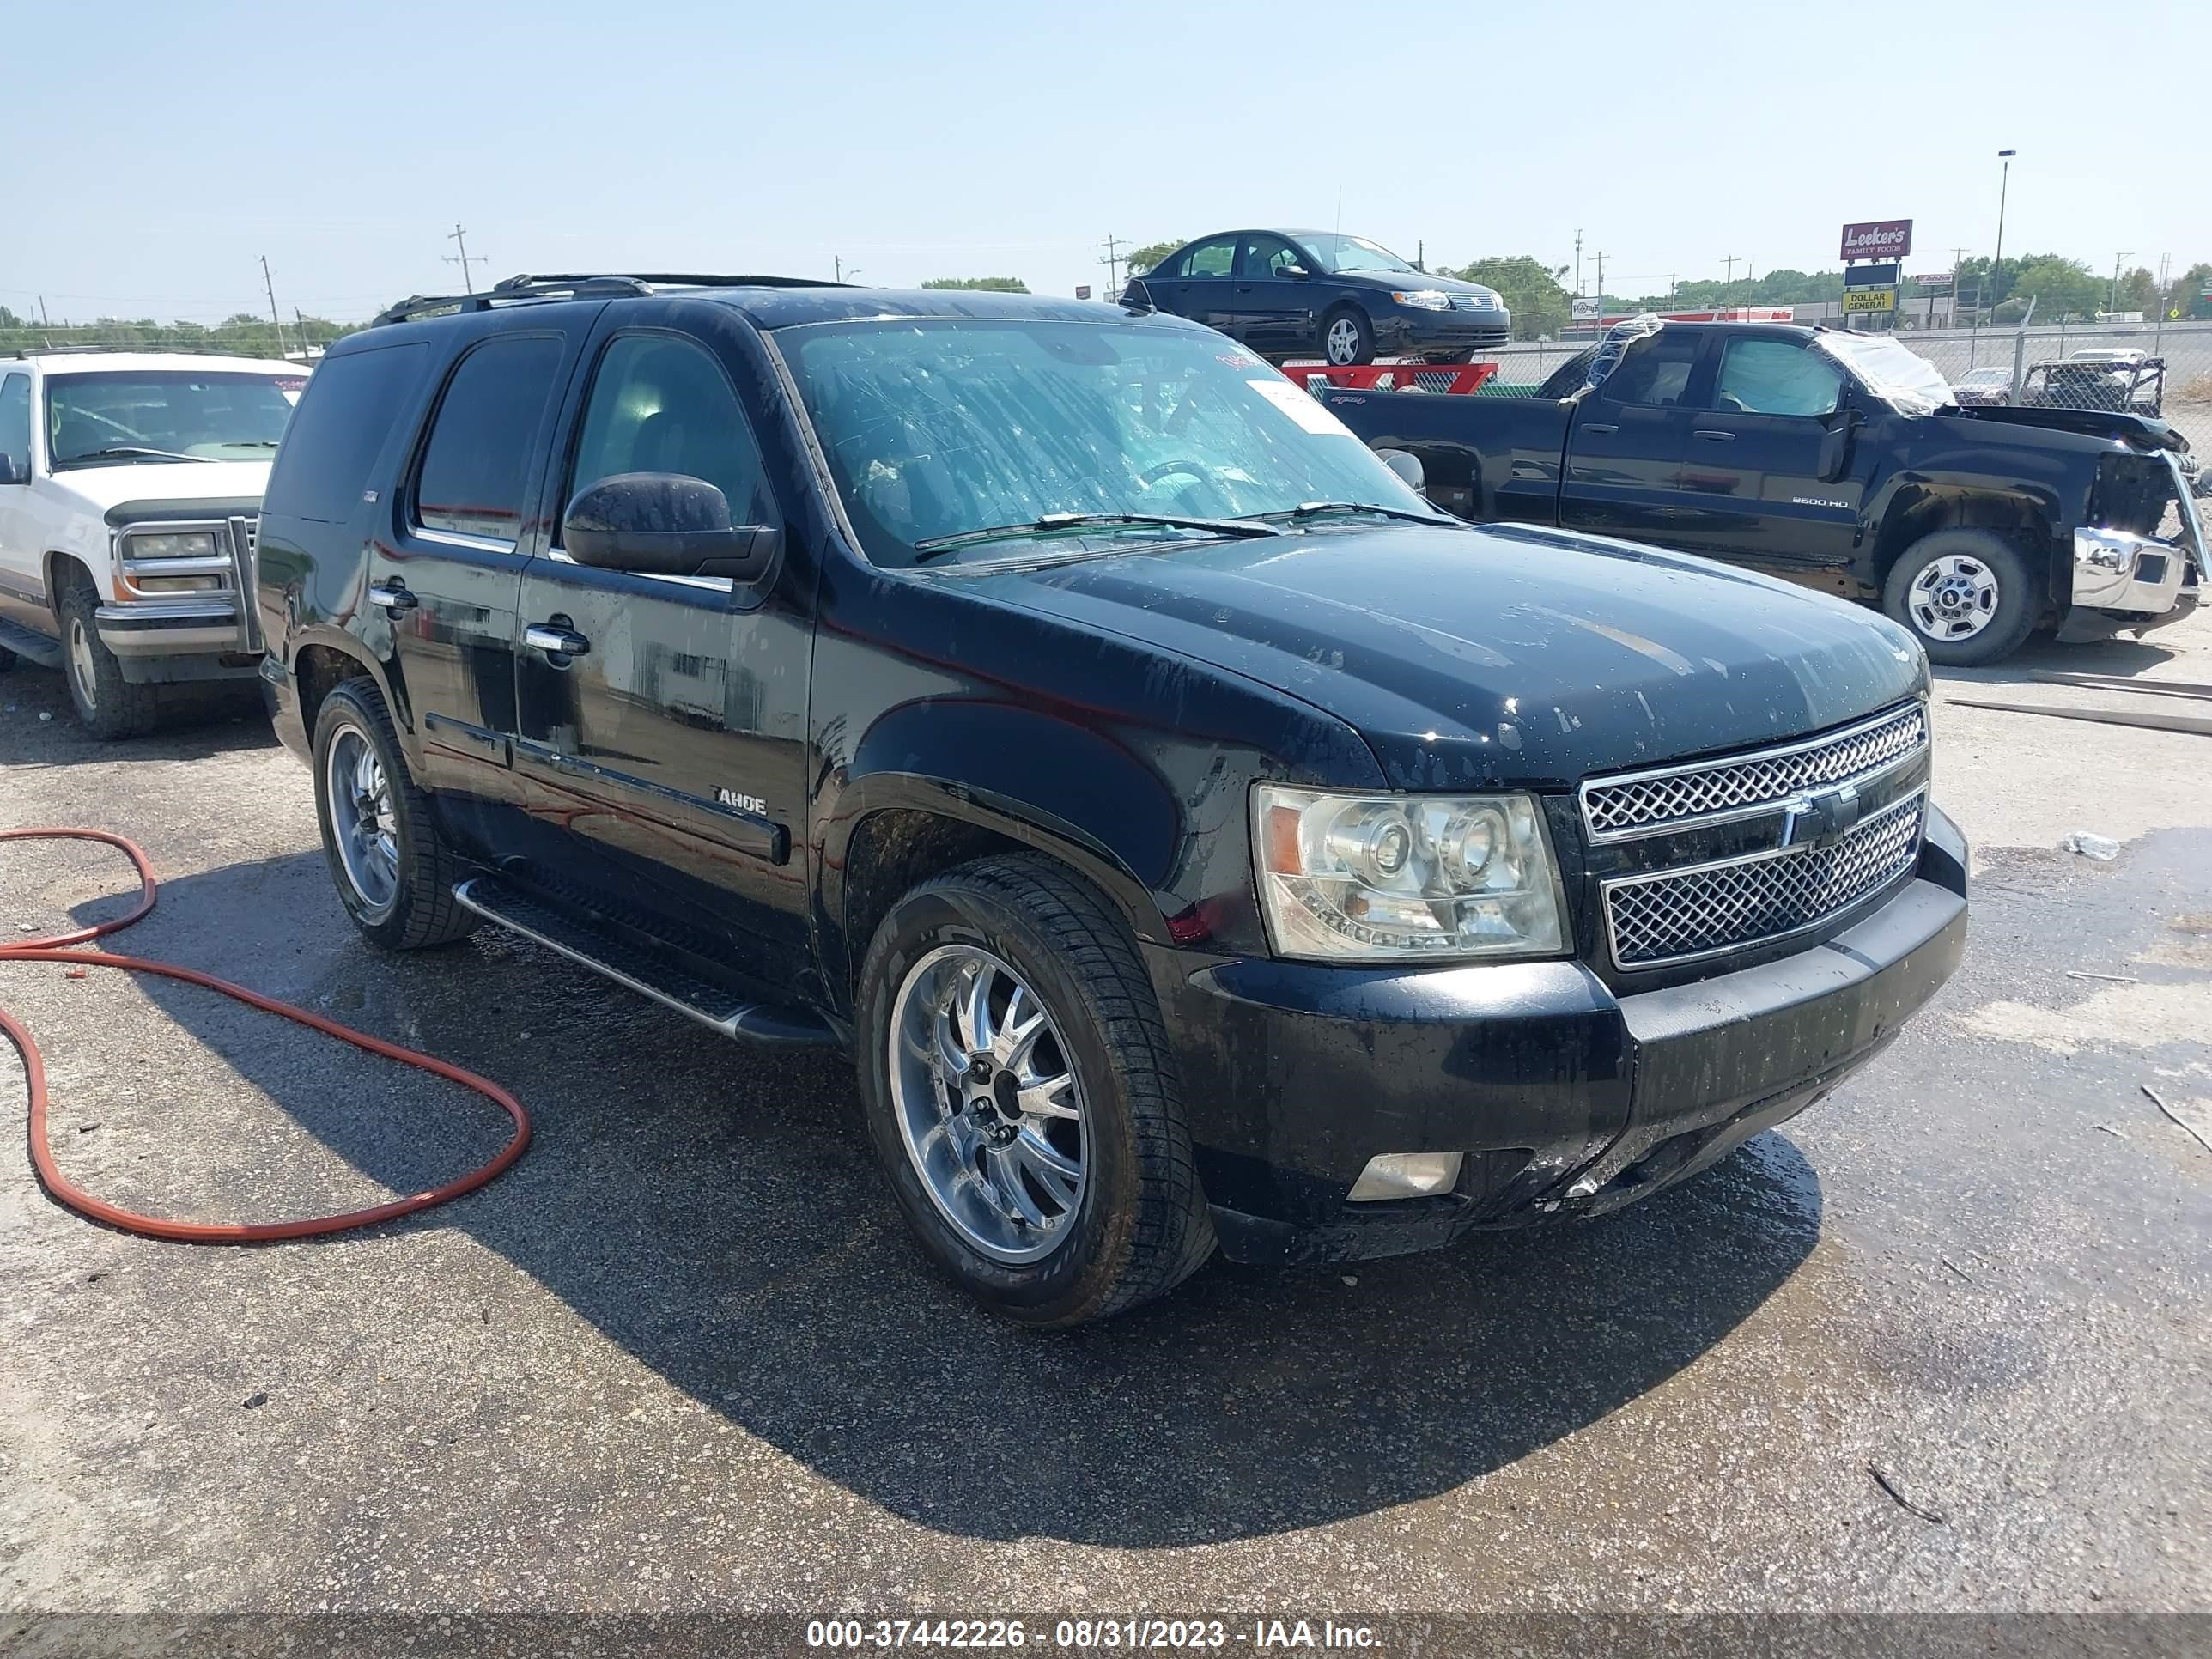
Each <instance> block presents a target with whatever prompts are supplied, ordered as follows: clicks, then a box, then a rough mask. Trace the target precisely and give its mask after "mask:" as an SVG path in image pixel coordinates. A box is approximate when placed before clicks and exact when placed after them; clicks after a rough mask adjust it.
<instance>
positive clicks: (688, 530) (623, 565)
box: [561, 472, 783, 582]
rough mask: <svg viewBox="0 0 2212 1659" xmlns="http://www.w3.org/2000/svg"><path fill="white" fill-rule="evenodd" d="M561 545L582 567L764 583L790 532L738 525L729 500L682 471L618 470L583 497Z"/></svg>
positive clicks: (565, 525) (566, 517)
mask: <svg viewBox="0 0 2212 1659" xmlns="http://www.w3.org/2000/svg"><path fill="white" fill-rule="evenodd" d="M561 545H562V550H563V551H565V552H566V553H567V554H568V556H569V557H570V558H572V559H574V561H575V562H577V563H578V564H588V565H592V566H595V567H597V568H599V569H602V570H629V571H634V572H636V573H637V574H641V575H649V576H726V577H728V578H729V579H730V580H732V581H741V582H749V581H757V580H760V578H761V577H763V576H764V575H766V574H768V570H769V566H770V565H772V564H773V563H775V556H776V553H777V551H778V550H780V549H781V547H782V545H783V532H782V531H781V530H779V529H776V528H775V527H774V526H769V525H735V526H733V525H732V524H731V522H730V503H729V500H728V498H727V497H726V496H725V495H723V494H722V492H721V491H720V489H716V488H715V487H714V485H713V484H710V483H708V482H707V481H706V480H705V479H704V478H693V477H685V476H684V474H682V473H679V472H617V474H615V475H614V476H613V477H610V478H602V479H600V480H599V483H595V484H593V485H592V486H591V488H589V489H584V490H580V491H578V492H577V495H576V499H575V500H574V501H570V502H569V503H568V512H567V513H564V514H562V520H561Z"/></svg>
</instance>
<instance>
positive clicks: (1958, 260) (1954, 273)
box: [1945, 247, 1966, 328]
mask: <svg viewBox="0 0 2212 1659" xmlns="http://www.w3.org/2000/svg"><path fill="white" fill-rule="evenodd" d="M1963 264H1966V249H1964V248H1962V247H1954V248H1953V249H1952V250H1951V306H1950V310H1949V313H1948V321H1947V322H1946V324H1945V326H1946V327H1948V328H1956V327H1958V325H1959V276H1960V270H1959V267H1960V266H1961V265H1963Z"/></svg>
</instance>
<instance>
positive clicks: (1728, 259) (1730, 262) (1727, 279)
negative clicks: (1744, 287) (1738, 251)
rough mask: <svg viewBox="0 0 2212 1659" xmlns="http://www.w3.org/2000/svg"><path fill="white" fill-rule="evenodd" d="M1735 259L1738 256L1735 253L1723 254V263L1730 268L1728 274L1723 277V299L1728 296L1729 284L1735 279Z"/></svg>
mask: <svg viewBox="0 0 2212 1659" xmlns="http://www.w3.org/2000/svg"><path fill="white" fill-rule="evenodd" d="M1735 261H1736V256H1735V254H1733V253H1724V254H1723V255H1722V256H1721V263H1722V264H1723V265H1724V266H1725V267H1726V268H1727V270H1728V275H1727V276H1723V277H1722V278H1721V298H1723V300H1725V299H1726V298H1728V291H1729V283H1733V282H1734V281H1735Z"/></svg>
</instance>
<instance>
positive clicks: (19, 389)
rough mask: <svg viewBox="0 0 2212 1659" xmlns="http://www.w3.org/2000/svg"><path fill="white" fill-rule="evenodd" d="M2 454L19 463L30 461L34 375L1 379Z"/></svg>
mask: <svg viewBox="0 0 2212 1659" xmlns="http://www.w3.org/2000/svg"><path fill="white" fill-rule="evenodd" d="M0 455H5V456H6V457H7V458H8V459H9V460H11V461H13V462H15V465H17V466H19V467H27V466H29V465H30V464H31V377H30V376H29V375H27V374H10V375H9V377H8V378H7V379H6V380H0Z"/></svg>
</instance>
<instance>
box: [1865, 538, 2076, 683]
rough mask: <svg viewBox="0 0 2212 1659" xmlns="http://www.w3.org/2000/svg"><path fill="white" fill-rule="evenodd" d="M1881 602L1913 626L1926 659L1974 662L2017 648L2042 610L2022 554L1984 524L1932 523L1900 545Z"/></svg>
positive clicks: (1946, 663) (1956, 663) (1943, 662)
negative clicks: (1933, 527)
mask: <svg viewBox="0 0 2212 1659" xmlns="http://www.w3.org/2000/svg"><path fill="white" fill-rule="evenodd" d="M1881 608H1882V610H1883V611H1885V612H1887V614H1888V616H1889V617H1890V618H1891V620H1892V621H1894V622H1899V623H1904V624H1905V627H1907V628H1909V629H1911V630H1912V635H1913V637H1914V638H1915V639H1917V640H1918V641H1920V644H1921V647H1922V648H1923V650H1925V651H1926V652H1927V653H1928V660H1929V661H1930V662H1932V663H1936V664H1939V665H1942V666H1944V667H1947V668H1978V667H1981V666H1983V665H1985V664H1989V663H1993V662H1996V661H1998V660H1999V659H2002V658H2005V657H2008V656H2010V655H2011V654H2012V653H2014V652H2015V651H2017V650H2018V649H2019V648H2020V647H2021V643H2022V642H2023V641H2026V639H2027V636H2028V635H2029V634H2030V633H2031V632H2032V631H2033V629H2034V627H2035V619H2036V616H2037V613H2038V612H2039V611H2040V609H2041V604H2040V600H2039V593H2038V589H2037V585H2036V582H2035V580H2034V578H2033V577H2032V576H2031V575H2030V574H2028V568H2027V560H2026V559H2024V558H2022V557H2021V553H2020V550H2019V549H2018V548H2016V547H2015V546H2014V545H2013V544H2011V543H2010V542H2008V541H2007V540H2005V538H2003V537H2002V536H2000V535H1998V534H1997V533H1996V532H1994V531H1990V530H1938V531H1936V532H1933V533H1931V534H1929V535H1926V536H1923V537H1922V538H1920V539H1919V540H1918V541H1917V542H1915V543H1913V544H1912V545H1911V546H1910V547H1908V548H1906V549H1905V552H1904V553H1903V555H1902V556H1899V559H1898V561H1897V562H1896V563H1895V564H1894V565H1893V566H1891V567H1890V572H1889V579H1888V580H1887V581H1886V582H1885V583H1883V585H1882V593H1881Z"/></svg>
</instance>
